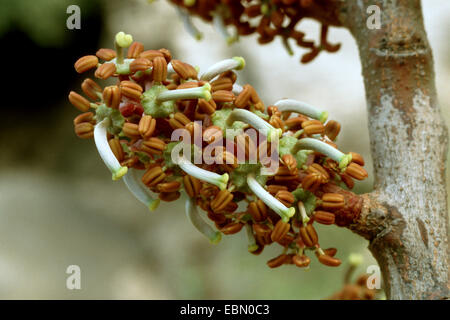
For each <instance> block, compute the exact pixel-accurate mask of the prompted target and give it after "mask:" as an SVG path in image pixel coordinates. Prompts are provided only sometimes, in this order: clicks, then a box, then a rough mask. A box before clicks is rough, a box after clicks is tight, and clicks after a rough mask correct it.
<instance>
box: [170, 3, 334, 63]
mask: <svg viewBox="0 0 450 320" xmlns="http://www.w3.org/2000/svg"><path fill="white" fill-rule="evenodd" d="M170 1H171V2H172V3H173V4H174V5H176V7H177V10H178V12H179V14H180V16H181V18H182V19H183V22H184V25H185V28H186V30H187V31H188V32H189V33H190V34H191V35H192V36H193V37H195V38H196V39H201V38H202V33H201V32H200V31H199V30H198V29H197V28H196V27H195V25H194V23H193V22H192V19H191V16H192V15H196V16H199V17H201V18H202V19H203V20H205V21H208V22H211V23H213V24H214V27H215V28H216V29H217V31H218V32H219V33H220V34H221V35H222V36H223V37H224V39H225V41H226V42H227V43H228V44H230V43H233V42H235V41H236V40H238V38H239V36H241V35H242V36H246V35H251V34H258V42H259V43H260V44H266V43H269V42H272V41H273V40H274V38H275V37H277V36H278V37H279V38H281V40H282V43H283V45H284V46H285V48H286V50H287V52H288V53H289V54H290V55H293V50H292V48H291V46H290V43H289V40H291V41H293V42H295V43H296V44H297V45H298V46H299V47H302V48H305V49H308V52H307V53H305V54H304V55H303V56H302V58H301V62H302V63H307V62H310V61H312V60H313V59H314V58H315V57H317V55H318V54H319V53H320V52H321V51H322V50H325V51H328V52H336V51H337V50H339V48H340V44H330V43H329V42H328V41H327V33H328V28H329V25H330V24H331V23H333V24H336V23H335V22H334V21H332V19H331V18H330V17H331V16H332V15H331V12H328V11H330V10H331V11H333V10H332V8H330V6H329V4H327V3H326V1H323V0H170ZM318 15H324V16H325V17H328V19H325V21H322V22H321V31H320V42H319V43H318V44H315V42H314V41H310V40H306V39H305V34H304V33H303V32H301V31H298V30H296V26H297V25H298V24H299V23H300V21H301V20H302V19H303V18H308V17H312V18H314V17H317V16H318ZM228 26H234V31H233V32H230V31H229V30H228Z"/></svg>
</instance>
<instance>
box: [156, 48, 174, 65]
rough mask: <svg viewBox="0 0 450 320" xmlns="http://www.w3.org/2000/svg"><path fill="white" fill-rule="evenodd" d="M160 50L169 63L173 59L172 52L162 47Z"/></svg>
mask: <svg viewBox="0 0 450 320" xmlns="http://www.w3.org/2000/svg"><path fill="white" fill-rule="evenodd" d="M158 51H159V52H161V53H162V54H163V56H164V59H166V61H167V63H169V62H170V61H171V60H172V53H170V51H169V50H168V49H165V48H161V49H159V50H158Z"/></svg>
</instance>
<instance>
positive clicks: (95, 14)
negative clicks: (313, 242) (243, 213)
mask: <svg viewBox="0 0 450 320" xmlns="http://www.w3.org/2000/svg"><path fill="white" fill-rule="evenodd" d="M422 3H423V11H424V18H425V27H426V30H427V32H428V36H429V40H430V42H431V45H432V48H433V52H434V58H435V69H436V82H437V89H438V94H439V99H440V103H441V108H442V111H443V115H444V117H445V119H446V120H447V123H448V122H449V121H448V120H449V119H450V117H449V116H450V54H449V53H450V44H449V43H448V41H447V40H448V30H449V27H450V22H449V19H448V18H449V14H450V2H446V1H440V0H426V1H422ZM72 4H76V5H78V6H79V7H80V8H81V29H80V30H68V29H67V28H66V19H67V17H68V16H69V14H67V13H66V8H67V7H68V6H69V5H72ZM0 5H1V10H0V43H1V48H2V50H1V57H2V58H1V61H2V70H3V72H4V73H5V80H6V79H9V80H6V81H5V83H6V88H5V83H4V84H3V85H2V87H3V90H2V92H3V94H2V99H3V101H2V110H3V111H2V118H1V119H2V121H1V123H2V125H1V126H0V150H1V152H0V298H1V299H38V298H40V299H51V298H53V299H55V298H59V299H82V298H84V299H321V298H325V297H327V296H330V295H331V294H332V293H334V292H335V291H337V290H338V289H340V288H341V285H342V282H343V276H344V272H345V270H346V266H347V265H348V255H349V254H350V253H359V254H361V255H363V257H364V263H363V264H362V265H361V266H360V267H359V268H358V272H359V273H362V272H365V270H366V268H367V266H369V265H372V264H376V262H375V261H374V259H373V258H372V257H371V255H370V253H369V251H368V250H367V245H368V243H367V241H365V240H363V239H362V238H360V237H359V236H357V235H354V234H353V233H351V232H350V231H348V230H346V229H342V228H338V227H336V226H327V227H326V228H320V229H319V235H320V238H321V244H322V245H323V247H325V248H326V247H337V248H338V257H340V258H341V259H343V260H344V263H343V264H342V265H341V266H340V267H338V268H329V267H325V266H323V265H320V264H319V263H317V262H316V261H315V259H313V263H312V265H311V268H310V270H307V271H304V270H301V269H299V268H296V267H295V266H282V267H280V268H278V269H269V268H268V267H267V266H266V264H265V262H266V261H267V260H269V259H270V258H272V257H274V256H276V255H278V254H279V253H280V252H279V248H275V246H274V248H270V247H269V248H266V249H265V250H264V252H263V253H262V254H261V255H260V256H254V255H251V254H249V253H248V252H247V243H246V239H245V234H244V232H241V233H240V234H237V235H233V236H224V237H223V240H222V242H221V243H219V244H218V245H217V246H212V245H210V244H209V242H208V241H207V240H205V238H203V236H202V235H201V234H199V233H198V232H197V231H196V230H195V229H194V228H193V227H192V225H190V223H189V221H188V220H187V218H186V217H185V214H184V202H183V200H181V199H180V200H179V201H177V202H176V203H170V204H167V203H163V204H162V205H161V206H160V208H159V209H158V210H157V211H155V212H149V211H148V210H147V209H146V208H145V207H144V206H143V205H141V204H140V203H139V202H138V201H137V200H135V198H134V197H133V196H132V195H131V194H130V193H129V192H128V190H127V189H126V188H125V186H124V185H123V183H122V182H120V181H118V182H112V181H111V174H110V173H109V171H108V170H107V169H106V167H105V166H104V164H103V163H102V161H101V159H100V158H99V156H98V153H97V151H96V149H95V146H94V143H93V141H92V140H81V139H79V138H77V137H76V135H75V134H74V132H73V125H72V119H73V118H74V117H75V116H76V115H77V114H78V111H77V110H75V108H74V107H72V106H71V105H70V104H69V102H68V100H67V95H68V93H69V91H70V90H76V91H79V92H80V91H81V90H80V84H81V81H82V80H83V79H84V77H82V76H80V75H78V74H77V73H76V72H75V70H74V68H73V63H74V62H75V61H76V59H77V58H78V57H80V56H82V55H86V54H95V52H96V50H97V48H99V47H112V46H113V36H114V35H115V33H117V32H118V31H125V32H126V33H131V34H132V35H133V36H134V39H135V40H137V41H140V42H143V43H144V44H145V47H146V49H159V48H162V47H164V48H168V49H170V50H171V51H172V54H173V56H175V57H176V58H177V59H181V60H183V61H186V62H188V63H190V64H192V65H196V66H199V67H200V69H201V70H204V69H205V68H207V67H208V66H209V65H211V64H213V63H214V62H216V61H218V60H221V59H225V58H229V57H232V56H235V55H240V56H243V57H245V59H246V62H247V65H246V68H245V69H244V70H243V71H241V72H239V77H240V80H239V82H240V83H242V84H244V83H251V84H252V85H253V86H254V87H255V88H256V90H257V91H258V93H259V95H260V96H261V98H262V99H263V101H264V102H265V103H266V105H268V104H271V103H273V102H275V101H277V100H279V99H281V98H285V97H289V98H294V99H299V100H303V101H306V102H309V103H311V104H313V105H317V106H321V107H322V108H324V109H326V110H328V111H329V112H330V119H335V120H338V121H339V122H341V123H342V125H343V130H342V131H341V135H340V138H339V140H338V144H339V145H340V147H341V149H342V150H344V151H350V150H352V151H356V152H359V153H361V154H362V155H363V156H364V158H365V159H366V160H367V165H366V167H367V169H368V171H369V174H370V173H371V172H372V164H371V160H370V151H369V139H368V131H367V115H366V108H365V99H364V87H363V81H362V77H361V67H360V62H359V58H358V52H357V48H356V45H355V43H354V41H353V39H352V38H351V36H350V34H349V32H347V31H346V30H343V29H336V28H332V29H331V30H330V34H329V39H330V41H331V42H333V43H336V42H340V43H342V47H341V50H339V51H338V52H337V53H336V54H328V53H321V54H320V55H319V57H318V58H317V59H315V60H314V61H313V62H312V63H310V64H308V65H301V64H300V63H299V59H300V57H301V54H302V52H303V50H302V49H298V48H294V51H295V55H294V56H293V57H291V56H289V55H288V54H287V52H286V50H285V49H284V48H283V46H282V44H281V41H274V42H273V43H271V44H268V45H265V46H260V45H258V44H257V42H256V37H255V36H250V37H245V38H241V40H240V42H239V43H237V44H235V45H233V46H231V47H229V46H227V45H226V43H225V42H224V41H223V39H222V38H221V37H220V36H219V35H218V34H217V33H216V32H215V31H214V29H213V27H212V26H211V25H208V24H205V23H203V22H201V21H200V20H198V19H195V23H196V25H197V26H198V27H199V28H200V29H201V31H202V32H203V33H204V39H203V40H202V41H201V42H197V41H196V40H194V39H193V38H191V37H190V36H189V35H188V33H187V32H186V31H185V30H184V29H183V24H182V22H181V21H180V20H179V18H178V16H177V14H176V11H175V8H174V7H172V6H171V5H170V4H169V3H168V2H167V1H165V0H159V1H156V2H154V3H152V4H148V3H147V1H145V0H126V1H123V0H108V1H104V0H95V1H94V0H70V1H66V0H64V1H61V0H35V1H28V0H16V1H10V0H0ZM319 28H320V26H319V25H318V24H317V23H315V22H314V21H312V20H305V21H303V22H302V23H301V25H300V29H301V30H302V31H306V34H307V37H308V38H310V39H317V37H318V32H319ZM6 76H8V77H6ZM91 76H92V75H91ZM448 124H449V123H448ZM447 168H448V164H447ZM448 176H449V170H447V181H449V179H448ZM372 184H373V180H371V179H368V180H366V181H364V182H362V183H359V184H358V185H357V187H356V191H357V192H359V193H364V192H369V191H370V190H371V188H372ZM69 265H79V266H80V268H81V290H68V289H67V288H66V279H67V277H68V274H66V268H67V267H68V266H69Z"/></svg>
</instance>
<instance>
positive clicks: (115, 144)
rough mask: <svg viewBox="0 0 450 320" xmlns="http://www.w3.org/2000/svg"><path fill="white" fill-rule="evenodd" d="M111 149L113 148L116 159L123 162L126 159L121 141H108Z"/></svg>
mask: <svg viewBox="0 0 450 320" xmlns="http://www.w3.org/2000/svg"><path fill="white" fill-rule="evenodd" d="M108 144H109V147H110V148H111V151H112V152H113V153H114V155H115V156H116V159H117V160H118V161H119V162H121V161H123V159H124V158H125V156H124V153H123V149H122V146H121V145H120V141H119V139H114V138H113V139H110V140H109V141H108Z"/></svg>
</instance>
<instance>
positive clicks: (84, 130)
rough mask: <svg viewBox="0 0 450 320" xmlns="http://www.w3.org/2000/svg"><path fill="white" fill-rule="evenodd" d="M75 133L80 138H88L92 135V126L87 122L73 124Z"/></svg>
mask: <svg viewBox="0 0 450 320" xmlns="http://www.w3.org/2000/svg"><path fill="white" fill-rule="evenodd" d="M75 133H76V135H77V136H78V137H80V138H81V139H90V138H93V137H94V126H93V125H92V123H89V122H81V123H77V124H76V125H75Z"/></svg>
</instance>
